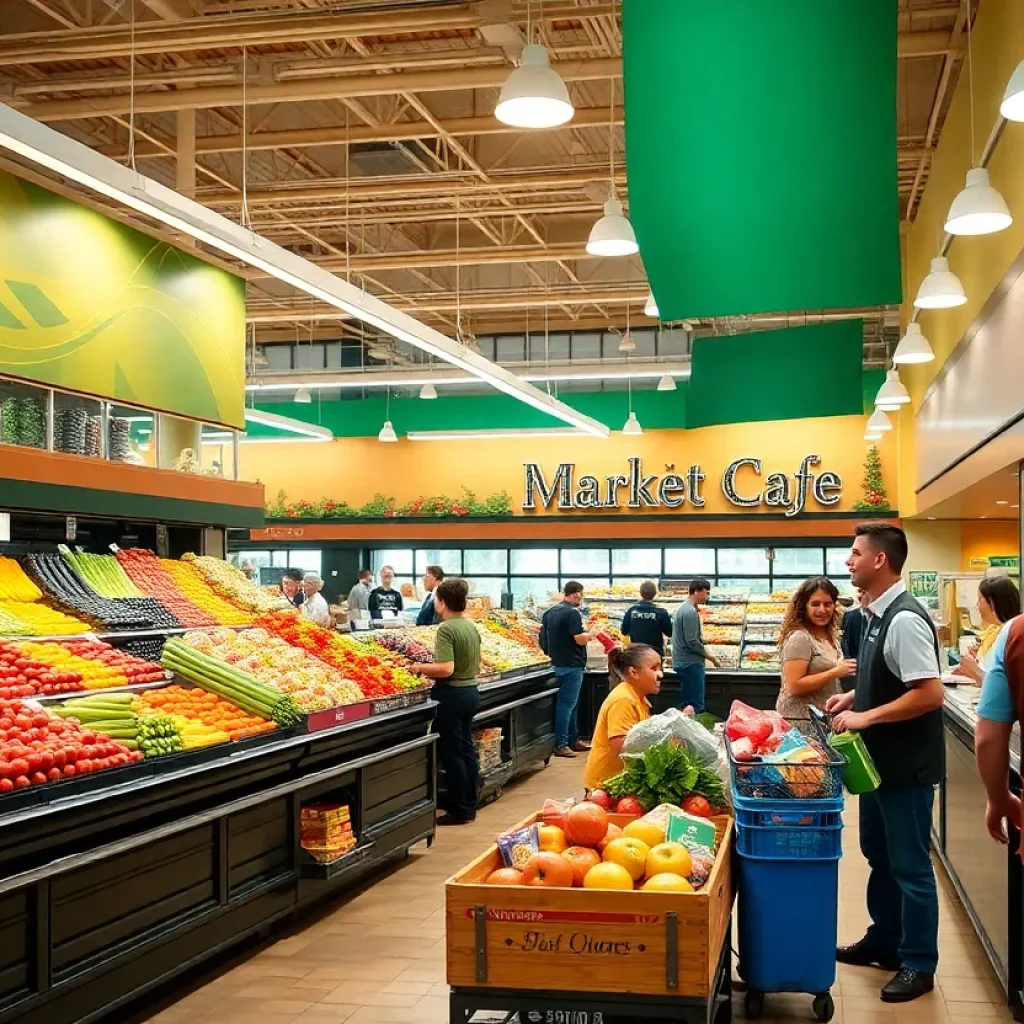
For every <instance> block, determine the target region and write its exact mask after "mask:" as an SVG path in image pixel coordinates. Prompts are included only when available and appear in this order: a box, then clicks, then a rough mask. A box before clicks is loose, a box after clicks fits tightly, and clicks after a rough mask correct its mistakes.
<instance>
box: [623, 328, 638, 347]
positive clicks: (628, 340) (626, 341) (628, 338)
mask: <svg viewBox="0 0 1024 1024" xmlns="http://www.w3.org/2000/svg"><path fill="white" fill-rule="evenodd" d="M619 351H620V352H635V351H636V342H635V341H634V340H633V335H632V334H630V333H629V328H628V327H627V328H626V333H625V334H623V335H622V340H621V341H620V342H619Z"/></svg>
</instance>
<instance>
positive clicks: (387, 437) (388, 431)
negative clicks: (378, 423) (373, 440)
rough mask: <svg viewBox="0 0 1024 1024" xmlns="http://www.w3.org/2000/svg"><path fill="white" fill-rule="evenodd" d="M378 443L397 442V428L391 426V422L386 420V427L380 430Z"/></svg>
mask: <svg viewBox="0 0 1024 1024" xmlns="http://www.w3.org/2000/svg"><path fill="white" fill-rule="evenodd" d="M377 440H378V441H397V440H398V435H397V434H396V433H395V428H394V427H393V426H391V420H385V421H384V426H383V427H381V428H380V433H379V434H378V435H377Z"/></svg>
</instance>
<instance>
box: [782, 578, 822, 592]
mask: <svg viewBox="0 0 1024 1024" xmlns="http://www.w3.org/2000/svg"><path fill="white" fill-rule="evenodd" d="M814 575H815V576H817V575H820V574H819V573H814ZM806 579H807V577H806V576H788V577H787V576H775V577H773V579H772V592H773V593H782V594H785V593H790V594H791V593H793V591H794V590H796V588H797V587H799V586H800V584H801V583H803V582H804V581H805V580H806Z"/></svg>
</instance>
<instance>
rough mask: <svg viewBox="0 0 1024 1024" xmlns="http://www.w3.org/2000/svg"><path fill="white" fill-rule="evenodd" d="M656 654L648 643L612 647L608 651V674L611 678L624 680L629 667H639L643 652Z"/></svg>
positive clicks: (619, 680)
mask: <svg viewBox="0 0 1024 1024" xmlns="http://www.w3.org/2000/svg"><path fill="white" fill-rule="evenodd" d="M648 653H650V654H653V655H655V656H657V653H658V652H657V651H655V649H654V648H653V647H651V646H650V644H631V645H630V646H629V647H613V648H612V649H611V650H610V651H609V652H608V676H609V678H610V679H612V680H617V681H618V682H620V683H621V682H625V680H626V676H627V675H628V673H629V670H630V669H631V668H639V667H640V660H641V659H642V658H643V656H644V655H645V654H648Z"/></svg>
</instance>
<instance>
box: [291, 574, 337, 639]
mask: <svg viewBox="0 0 1024 1024" xmlns="http://www.w3.org/2000/svg"><path fill="white" fill-rule="evenodd" d="M323 586H324V581H323V580H322V579H320V577H319V576H317V574H316V573H315V572H307V573H306V575H305V576H303V577H302V591H303V593H304V594H305V597H306V599H305V601H303V602H302V607H301V608H300V609H299V611H300V612H301V614H302V617H303V618H304V619H309V621H310V622H313V623H315V624H316V625H318V626H323V627H324V628H326V629H332V628H333V627H334V619H332V618H331V609H330V608H329V607H328V605H327V602H326V601H325V600H324V598H323V595H322V594H321V593H320V591H321V590H323Z"/></svg>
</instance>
